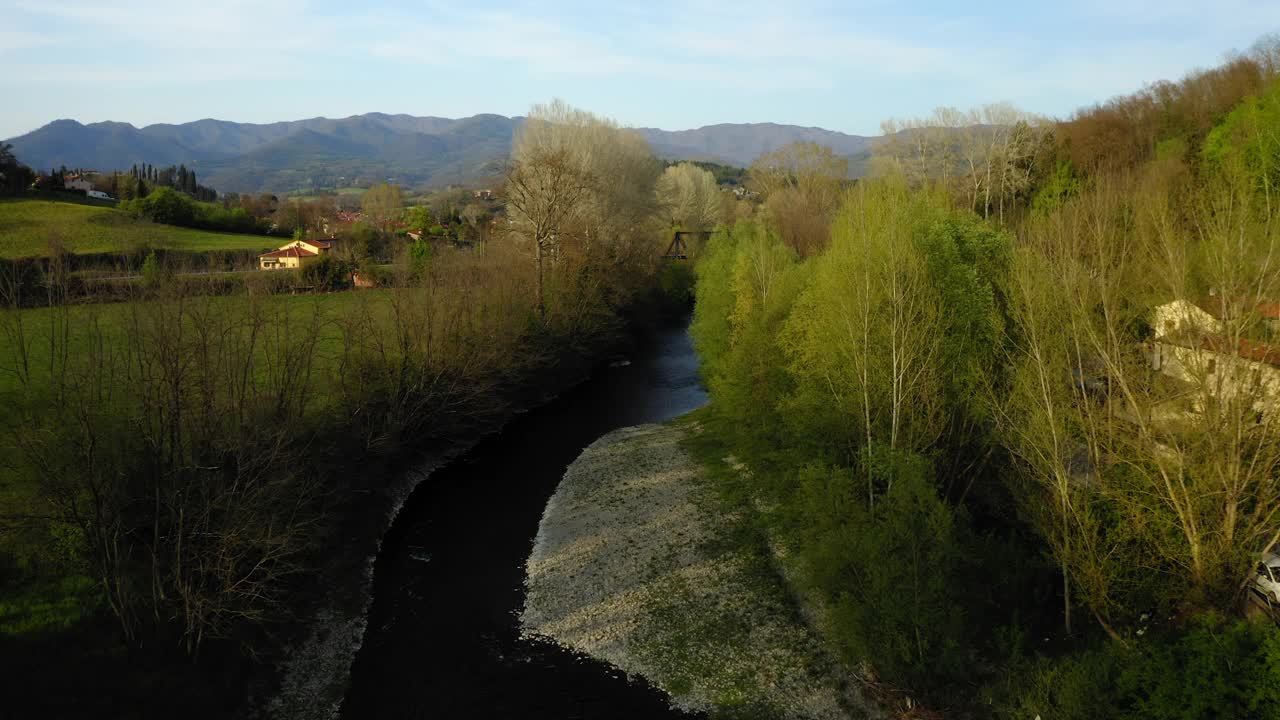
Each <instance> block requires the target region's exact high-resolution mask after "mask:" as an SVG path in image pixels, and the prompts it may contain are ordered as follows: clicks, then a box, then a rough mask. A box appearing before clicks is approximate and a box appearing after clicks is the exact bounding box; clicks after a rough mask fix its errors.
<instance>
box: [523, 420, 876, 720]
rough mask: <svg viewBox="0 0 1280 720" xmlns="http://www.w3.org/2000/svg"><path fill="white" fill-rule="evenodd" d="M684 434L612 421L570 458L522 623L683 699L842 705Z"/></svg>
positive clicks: (705, 704) (826, 711) (770, 711)
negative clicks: (761, 578) (749, 555)
mask: <svg viewBox="0 0 1280 720" xmlns="http://www.w3.org/2000/svg"><path fill="white" fill-rule="evenodd" d="M685 432H686V430H685V429H683V428H682V427H680V426H678V425H670V424H668V425H639V426H635V427H629V428H623V429H620V430H616V431H614V432H611V433H609V434H607V435H605V436H603V437H601V438H600V439H599V440H597V441H596V442H595V443H593V444H592V445H591V446H590V447H588V448H587V449H586V450H585V451H583V453H582V454H581V456H579V457H578V459H577V460H576V461H574V463H573V464H572V465H571V466H570V467H569V469H568V471H567V472H566V473H565V476H564V479H563V480H562V481H561V482H560V484H559V486H558V487H557V489H556V492H555V494H554V495H553V496H552V498H551V500H550V501H549V502H548V503H547V506H546V509H545V511H544V513H543V516H542V521H541V523H540V525H539V528H538V534H537V538H536V540H535V543H534V548H533V552H532V554H531V556H530V557H529V561H528V563H527V566H526V571H527V576H526V581H525V585H526V596H525V605H524V609H523V612H522V614H521V628H522V632H523V634H524V635H525V636H527V637H536V638H541V639H549V640H552V641H554V642H556V643H559V644H560V645H563V646H565V647H567V648H569V649H572V650H575V651H578V652H582V653H585V654H588V655H590V656H592V657H595V658H597V659H600V660H604V661H606V662H608V663H611V664H613V665H615V666H617V667H618V668H620V669H621V670H623V671H624V672H626V673H628V674H629V675H640V676H642V677H644V678H646V679H648V680H649V681H651V682H653V683H654V684H656V685H657V686H658V687H660V688H662V689H663V690H665V691H667V692H668V693H669V694H670V695H671V696H672V703H673V704H674V705H675V706H676V707H679V708H680V709H683V710H688V711H702V712H709V713H710V714H712V715H714V714H716V711H717V710H720V709H726V708H728V707H734V708H738V709H743V708H756V709H758V710H759V711H760V712H761V713H762V714H767V715H769V716H774V717H785V718H845V717H850V716H851V713H850V709H849V708H848V707H847V702H842V697H843V696H842V692H841V690H840V686H841V684H842V683H841V682H840V681H839V679H838V678H837V674H838V673H837V671H835V670H834V669H833V667H832V666H831V664H830V663H829V662H828V661H826V660H825V658H826V657H827V655H826V653H825V652H824V651H823V649H822V647H821V644H820V642H819V641H818V639H817V638H816V637H815V636H814V635H813V633H812V632H811V631H810V630H809V628H808V627H807V626H806V625H805V624H804V623H803V621H801V620H800V619H799V618H798V616H797V614H796V613H795V612H792V611H789V610H788V608H787V607H786V606H785V604H780V603H779V600H778V598H777V597H776V593H769V592H765V591H762V590H760V589H759V585H760V583H759V582H758V581H755V579H754V578H753V576H752V575H751V574H750V573H749V572H748V568H747V565H748V563H747V559H746V557H745V555H744V554H743V552H742V551H741V550H740V549H735V547H734V541H733V540H732V539H731V538H729V537H728V536H729V525H730V523H731V522H732V519H733V518H732V514H731V513H730V512H729V511H728V509H726V508H724V507H723V506H722V504H720V502H719V500H718V498H717V497H716V494H715V492H714V489H713V488H712V487H711V486H710V481H709V480H707V479H706V477H705V475H704V473H702V472H701V471H700V466H699V463H698V461H697V460H696V459H695V458H693V457H692V456H691V455H690V454H689V453H688V452H686V451H685V449H684V448H683V447H682V446H681V440H682V438H683V434H684V433H685ZM856 714H857V715H861V714H862V713H861V712H857V713H856Z"/></svg>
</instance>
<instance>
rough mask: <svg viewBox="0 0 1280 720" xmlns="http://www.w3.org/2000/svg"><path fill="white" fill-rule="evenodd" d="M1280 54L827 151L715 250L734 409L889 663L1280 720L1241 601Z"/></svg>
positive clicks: (778, 159) (811, 545)
mask: <svg viewBox="0 0 1280 720" xmlns="http://www.w3.org/2000/svg"><path fill="white" fill-rule="evenodd" d="M1275 47H1276V44H1275V43H1273V42H1263V43H1261V44H1260V45H1259V46H1257V47H1256V48H1255V49H1254V50H1253V51H1252V52H1251V54H1250V55H1247V56H1239V57H1233V58H1232V59H1230V60H1229V62H1228V63H1227V64H1225V65H1224V66H1223V67H1222V68H1217V69H1213V70H1209V71H1205V72H1201V73H1196V74H1193V75H1192V76H1189V77H1188V79H1186V80H1184V81H1183V82H1182V83H1180V84H1176V85H1174V84H1167V85H1160V86H1157V87H1156V88H1154V89H1148V90H1146V91H1143V92H1141V93H1138V94H1137V95H1135V96H1133V97H1132V98H1120V99H1116V100H1113V101H1111V102H1109V103H1107V104H1106V105H1103V106H1099V107H1098V108H1093V109H1089V110H1086V111H1082V112H1081V113H1080V114H1078V115H1077V116H1075V117H1073V118H1071V119H1068V120H1066V121H1063V122H1058V123H1052V122H1049V121H1046V120H1042V119H1037V118H1033V117H1031V116H1028V115H1026V114H1024V113H1020V112H1018V111H1016V110H1014V109H1012V108H1009V107H1008V106H1003V105H1001V106H990V107H988V108H985V109H982V110H979V111H977V112H973V113H960V112H957V111H952V110H948V109H943V110H940V111H938V112H936V113H935V114H934V115H933V116H932V117H931V118H928V119H924V120H916V121H905V122H901V121H900V122H891V123H889V124H887V128H888V129H890V130H892V132H891V133H889V134H888V135H887V137H886V139H885V140H884V141H883V142H882V143H881V144H880V145H879V146H878V147H877V149H876V153H877V158H876V161H875V163H874V166H875V168H876V172H875V174H874V175H873V177H871V178H868V179H865V180H862V181H858V182H856V183H849V182H847V181H845V180H844V178H843V175H844V173H843V172H842V167H841V166H840V161H839V160H838V159H837V158H834V157H832V156H831V155H830V153H829V151H824V149H822V148H818V147H814V146H803V145H802V146H792V147H790V148H784V149H783V150H781V151H779V152H778V153H775V154H774V155H773V156H771V157H768V156H767V157H766V158H763V159H762V161H761V162H759V163H757V164H756V165H755V166H753V167H752V169H751V176H750V178H749V180H748V183H749V184H750V185H753V186H754V187H755V188H757V189H758V190H759V192H760V193H761V197H762V201H763V202H762V204H761V206H760V208H759V209H758V211H757V212H756V214H755V215H754V216H753V217H750V218H747V219H742V220H739V221H738V222H737V223H736V224H734V225H732V226H731V227H726V228H724V229H723V230H722V231H721V232H719V233H717V234H716V235H715V236H714V237H713V239H712V241H711V243H710V245H709V246H708V247H707V248H706V250H705V252H704V253H703V255H702V257H701V258H700V259H699V261H698V265H697V274H698V278H697V289H696V292H697V305H696V311H695V321H694V327H693V335H694V340H695V343H696V346H697V349H698V351H699V354H700V355H701V357H702V358H703V368H704V377H705V378H706V381H707V383H708V386H709V389H710V391H711V395H712V399H713V402H712V408H711V414H710V416H709V418H708V421H707V422H708V424H709V425H710V426H711V427H713V428H714V429H715V430H716V432H717V433H720V434H722V435H723V436H725V437H726V438H727V442H728V443H729V445H730V448H729V449H730V450H731V451H732V452H733V454H734V455H735V456H737V457H738V458H740V459H743V460H745V461H746V463H747V465H748V466H749V467H750V470H751V472H750V474H749V475H744V476H743V478H742V479H741V481H740V482H741V483H742V485H743V486H742V487H741V488H739V489H740V490H742V491H745V492H747V493H749V494H751V495H753V496H755V497H756V498H758V499H760V500H761V501H762V502H761V503H759V504H758V505H757V507H758V508H765V509H764V510H762V511H761V512H762V513H763V514H762V518H761V519H762V521H763V522H765V523H766V524H767V525H768V526H769V527H771V528H773V531H775V532H779V533H781V537H782V538H783V539H784V540H785V544H786V545H787V546H788V547H789V548H790V549H791V550H792V551H793V553H794V554H795V556H796V557H797V558H798V560H799V563H800V566H801V568H802V572H801V574H800V576H801V584H802V586H803V587H805V588H806V589H807V590H808V591H809V592H811V593H812V594H813V595H814V596H815V597H817V598H818V599H819V600H820V602H821V605H822V607H823V608H824V613H825V617H826V618H827V620H828V622H826V623H825V626H826V627H827V628H828V635H829V638H830V639H831V640H832V642H833V643H834V644H835V645H836V647H838V648H839V649H840V650H841V652H842V655H843V657H844V658H845V660H846V661H847V663H848V666H849V667H851V668H858V667H862V668H864V671H863V674H864V678H866V679H868V680H875V681H876V682H877V683H878V684H879V686H881V687H885V686H888V687H896V688H898V689H899V690H901V691H902V692H904V693H907V694H910V695H911V696H913V697H915V698H917V699H920V698H924V699H925V700H926V702H927V704H929V705H932V706H933V707H935V708H939V709H946V710H949V711H952V712H957V713H961V714H970V713H978V714H989V713H991V712H995V713H996V714H998V715H1000V716H1005V717H1010V718H1013V717H1034V716H1035V715H1037V714H1040V715H1041V716H1043V717H1081V718H1084V717H1163V718H1182V717H1275V716H1276V713H1277V711H1276V709H1275V708H1276V707H1277V705H1276V703H1277V700H1280V693H1278V692H1277V690H1276V684H1275V680H1274V675H1273V673H1274V670H1273V669H1272V667H1271V666H1270V665H1269V661H1268V658H1271V657H1274V653H1275V652H1277V651H1278V650H1280V631H1278V630H1277V629H1276V628H1275V627H1274V625H1272V624H1270V623H1269V622H1265V623H1250V622H1244V621H1241V620H1239V619H1238V618H1239V617H1240V616H1241V607H1242V604H1243V603H1244V602H1245V601H1246V600H1247V598H1248V595H1249V592H1250V591H1249V589H1248V582H1249V578H1250V577H1251V575H1252V573H1253V572H1254V570H1255V568H1256V565H1257V562H1258V560H1259V557H1260V555H1261V554H1262V553H1264V552H1266V551H1268V550H1272V549H1274V548H1275V547H1276V545H1277V541H1278V540H1280V427H1278V426H1277V423H1280V412H1278V410H1280V408H1278V407H1277V403H1278V402H1280V398H1277V395H1276V393H1275V391H1274V390H1273V389H1272V388H1271V387H1270V385H1269V383H1268V381H1266V380H1265V378H1266V377H1268V376H1267V375H1265V374H1264V372H1265V367H1264V366H1265V365H1266V363H1268V362H1270V363H1271V364H1272V365H1275V364H1276V363H1275V362H1274V358H1276V357H1280V354H1277V351H1275V350H1268V349H1266V348H1270V347H1273V345H1271V344H1272V343H1276V341H1277V339H1278V338H1277V335H1276V334H1275V333H1276V331H1275V329H1274V327H1272V326H1271V325H1269V324H1268V322H1269V321H1268V317H1269V316H1268V315H1266V312H1267V311H1266V308H1268V307H1274V305H1273V304H1274V303H1275V302H1276V301H1277V300H1278V299H1280V269H1277V266H1276V264H1275V263H1274V257H1275V256H1276V253H1277V251H1280V225H1277V219H1276V210H1275V196H1274V188H1275V182H1276V180H1277V171H1276V168H1277V167H1280V165H1278V164H1277V163H1280V145H1277V144H1276V143H1275V141H1274V138H1273V135H1274V132H1273V131H1272V128H1274V127H1276V126H1277V125H1276V123H1277V122H1280V114H1278V113H1280V102H1277V100H1276V98H1277V97H1280V83H1277V79H1276V78H1277V71H1276V66H1275V64H1274V63H1272V58H1274V57H1277V55H1276V53H1275ZM1242 78H1243V80H1242ZM1175 91H1176V92H1175ZM1153 98H1157V99H1158V98H1166V99H1168V102H1166V103H1165V104H1164V105H1163V106H1162V108H1161V110H1160V113H1159V115H1160V117H1161V121H1160V122H1159V123H1153V119H1152V118H1153V115H1152V114H1147V113H1143V112H1136V111H1135V112H1129V111H1126V112H1123V113H1121V112H1114V111H1113V108H1129V107H1130V105H1131V104H1133V105H1136V106H1138V107H1147V106H1148V105H1149V104H1150V103H1152V102H1154V100H1153ZM1208 99H1213V102H1209V101H1208ZM1100 118H1105V119H1106V122H1101V121H1100ZM1104 157H1105V158H1109V160H1108V161H1107V162H1100V161H1099V160H1100V159H1101V158H1104ZM1089 158H1093V160H1090V159H1089ZM801 208H803V210H801ZM1215 298H1216V300H1214V299H1215ZM1179 301H1180V302H1179ZM1171 303H1172V305H1171ZM1215 303H1216V305H1215ZM1191 307H1203V308H1204V310H1203V313H1204V315H1205V316H1206V317H1210V316H1211V319H1212V322H1208V321H1205V322H1200V321H1199V318H1200V317H1201V316H1200V315H1197V314H1195V312H1194V311H1192V310H1189V309H1187V308H1191ZM1166 321H1168V322H1171V323H1172V325H1168V326H1166ZM1267 353H1271V355H1268V354H1267ZM1169 357H1175V358H1180V360H1179V364H1178V365H1177V369H1178V372H1176V373H1175V372H1169V371H1168V367H1169V366H1168V365H1167V364H1162V363H1167V362H1169V360H1168V358H1169ZM1162 358H1164V359H1163V360H1162ZM1241 358H1243V359H1241ZM1269 358H1270V359H1269ZM1246 361H1250V362H1252V361H1257V362H1258V363H1261V364H1255V365H1252V366H1251V365H1248V364H1247V362H1246ZM1251 367H1257V368H1259V369H1258V371H1257V372H1254V371H1251V370H1249V368H1251ZM1041 638H1046V639H1052V642H1051V643H1049V644H1046V643H1044V642H1042V641H1041Z"/></svg>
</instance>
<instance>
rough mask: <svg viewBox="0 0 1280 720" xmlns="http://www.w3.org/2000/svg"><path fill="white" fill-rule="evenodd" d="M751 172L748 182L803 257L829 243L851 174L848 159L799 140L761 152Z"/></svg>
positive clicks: (783, 235)
mask: <svg viewBox="0 0 1280 720" xmlns="http://www.w3.org/2000/svg"><path fill="white" fill-rule="evenodd" d="M748 172H749V180H748V185H749V186H750V187H751V188H752V189H753V190H755V191H756V192H758V193H760V194H761V196H763V197H764V201H765V205H766V207H767V208H768V210H769V211H770V213H771V215H772V216H773V218H774V221H775V222H776V223H777V225H778V227H779V228H780V229H781V230H782V237H783V240H784V241H785V242H786V243H787V244H788V245H790V246H791V247H793V248H795V249H796V251H797V252H799V253H800V254H801V255H802V256H808V255H813V254H815V253H817V252H818V251H820V250H821V249H823V248H825V247H826V245H827V242H828V241H829V239H830V234H831V231H830V219H831V215H832V213H833V212H835V210H836V208H837V207H838V205H839V203H840V197H841V193H842V191H843V188H844V185H845V183H846V180H847V178H848V174H849V161H848V160H847V159H846V158H842V157H837V156H836V155H835V153H834V152H833V151H832V150H831V148H829V147H826V146H823V145H818V144H817V143H812V142H797V143H792V144H790V145H787V146H785V147H782V148H779V149H777V150H774V151H773V152H770V153H766V154H764V155H762V156H760V157H759V158H758V159H757V160H756V161H755V162H754V163H752V164H751V168H750V169H749V170H748Z"/></svg>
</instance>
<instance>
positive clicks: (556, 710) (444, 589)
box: [342, 319, 707, 720]
mask: <svg viewBox="0 0 1280 720" xmlns="http://www.w3.org/2000/svg"><path fill="white" fill-rule="evenodd" d="M628 360H629V361H630V364H625V365H624V364H620V363H615V364H614V365H612V366H607V367H601V368H600V369H598V370H597V371H596V372H595V373H594V374H593V375H592V377H591V378H590V379H589V380H587V381H586V382H584V383H582V384H581V385H579V386H577V387H576V388H574V389H572V390H570V391H569V392H566V393H565V394H563V395H562V396H560V397H559V398H557V399H555V400H553V401H552V402H550V403H548V404H547V405H544V406H542V407H540V408H538V409H536V410H533V411H531V412H528V413H526V414H524V415H522V416H520V417H519V418H517V419H515V420H513V421H512V422H511V423H509V424H508V425H507V427H506V428H505V429H504V430H503V432H501V433H499V434H497V435H494V436H492V437H490V438H488V439H486V440H484V441H483V442H481V443H480V444H479V445H477V446H476V447H475V448H474V449H472V450H471V451H470V452H469V453H467V454H466V455H464V456H463V457H461V458H459V459H458V460H456V461H454V462H453V463H451V464H449V465H448V466H446V467H444V468H442V469H440V470H438V471H436V472H435V473H433V474H432V476H431V477H430V478H428V479H427V480H425V481H424V482H423V483H422V484H421V485H420V486H419V487H418V489H417V490H416V491H414V493H413V495H412V496H410V498H409V500H408V502H407V503H406V504H405V506H404V508H403V509H402V510H401V512H400V514H399V516H398V517H397V518H396V521H395V523H394V524H393V525H392V527H391V530H390V532H389V533H388V534H387V536H386V538H385V540H384V542H383V546H382V551H381V553H380V554H379V555H378V558H377V562H376V565H375V567H374V582H373V603H372V607H371V609H370V613H369V624H368V629H367V631H366V633H365V638H364V643H363V645H362V646H361V648H360V651H359V653H358V654H357V655H356V660H355V664H354V666H353V668H352V674H351V685H350V688H349V689H348V691H347V696H346V699H345V701H344V702H343V712H342V714H343V717H345V718H351V719H353V720H354V719H355V718H427V717H440V718H472V717H474V718H556V719H557V720H562V719H565V718H582V719H587V718H592V719H594V718H600V719H602V720H603V719H604V718H659V717H684V716H683V715H682V714H681V713H678V712H676V711H674V710H671V709H669V708H668V707H667V703H666V699H665V697H664V696H663V695H662V694H661V693H660V692H658V691H657V690H655V689H653V688H652V687H650V686H648V685H647V684H645V683H643V682H641V681H635V682H629V681H628V680H627V679H626V678H625V677H623V676H622V675H621V673H620V672H618V671H617V670H615V669H613V668H611V667H610V666H606V665H604V664H602V663H598V662H595V661H593V660H590V659H588V658H585V657H581V656H578V655H575V654H573V653H570V652H568V651H566V650H563V649H560V648H558V647H555V646H553V645H550V644H547V643H542V642H536V641H528V640H522V639H521V638H520V637H519V627H518V614H519V611H520V608H521V606H522V604H523V602H524V588H523V581H524V563H525V560H526V559H527V558H528V556H529V551H530V549H531V548H532V545H533V538H534V536H535V535H536V534H537V531H538V521H539V520H540V519H541V516H542V511H543V508H544V507H545V505H546V503H547V500H548V498H550V497H551V494H552V493H553V492H555V489H556V485H557V484H558V483H559V482H560V478H561V477H562V476H563V475H564V472H565V469H566V468H567V467H568V466H569V464H570V463H571V462H573V460H574V459H575V458H576V457H577V456H578V454H579V453H580V452H581V451H582V450H583V449H584V448H585V447H586V446H587V445H590V444H591V443H592V442H593V441H594V440H596V438H598V437H600V436H601V435H603V434H605V433H607V432H609V431H611V430H615V429H617V428H619V427H625V426H628V425H636V424H640V423H650V422H662V421H665V420H669V419H671V418H673V417H676V416H677V415H681V414H683V413H685V412H688V411H690V410H693V409H695V408H698V407H700V406H702V405H703V404H704V403H706V401H707V395H706V392H705V391H704V390H703V388H702V386H701V384H700V380H699V377H698V359H697V356H696V355H695V354H694V352H693V346H692V343H691V342H690V340H689V335H688V331H687V319H686V322H685V323H683V324H679V325H674V326H671V327H667V328H664V329H660V330H657V331H655V332H653V333H651V334H649V335H648V336H647V337H645V338H642V340H641V342H640V344H639V345H638V347H637V349H636V350H635V352H634V354H633V355H632V356H631V357H630V358H628Z"/></svg>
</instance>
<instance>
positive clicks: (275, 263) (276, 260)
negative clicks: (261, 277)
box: [258, 240, 333, 270]
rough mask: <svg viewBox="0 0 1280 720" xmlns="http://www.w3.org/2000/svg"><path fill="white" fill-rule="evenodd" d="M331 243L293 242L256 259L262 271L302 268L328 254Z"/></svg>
mask: <svg viewBox="0 0 1280 720" xmlns="http://www.w3.org/2000/svg"><path fill="white" fill-rule="evenodd" d="M332 247H333V243H329V242H325V241H323V240H294V241H293V242H290V243H289V244H288V245H283V246H281V247H280V249H279V250H275V251H273V252H269V253H267V254H265V255H261V256H259V257H258V262H259V263H261V267H262V269H263V270H288V269H290V268H298V267H302V265H303V264H304V263H306V262H307V261H309V260H314V259H315V258H317V257H320V256H321V255H324V254H326V253H328V252H329V250H330V249H331V248H332Z"/></svg>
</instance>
